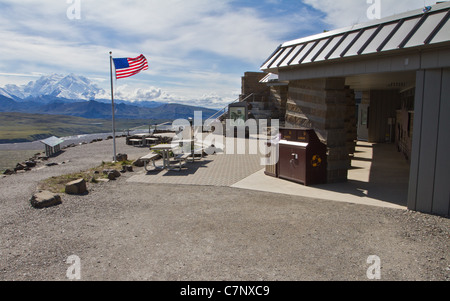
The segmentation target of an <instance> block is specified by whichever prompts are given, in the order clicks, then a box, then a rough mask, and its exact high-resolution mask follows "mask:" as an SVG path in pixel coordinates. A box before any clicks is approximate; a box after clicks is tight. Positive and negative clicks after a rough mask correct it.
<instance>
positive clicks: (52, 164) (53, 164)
mask: <svg viewBox="0 0 450 301" xmlns="http://www.w3.org/2000/svg"><path fill="white" fill-rule="evenodd" d="M56 165H58V163H47V164H45V166H48V167H50V166H56Z"/></svg>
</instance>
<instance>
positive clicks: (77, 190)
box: [65, 179, 87, 194]
mask: <svg viewBox="0 0 450 301" xmlns="http://www.w3.org/2000/svg"><path fill="white" fill-rule="evenodd" d="M65 192H66V193H67V194H84V193H86V192H87V186H86V181H85V180H84V179H78V180H75V181H72V182H70V183H67V184H66V190H65Z"/></svg>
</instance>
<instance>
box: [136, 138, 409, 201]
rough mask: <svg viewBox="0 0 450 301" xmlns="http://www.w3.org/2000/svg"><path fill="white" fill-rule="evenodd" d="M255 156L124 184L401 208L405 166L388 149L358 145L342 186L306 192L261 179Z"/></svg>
mask: <svg viewBox="0 0 450 301" xmlns="http://www.w3.org/2000/svg"><path fill="white" fill-rule="evenodd" d="M260 161H261V155H259V154H258V155H249V154H244V155H242V154H241V155H238V154H224V153H221V154H215V155H209V156H206V157H205V158H203V159H202V160H200V161H195V162H189V163H188V164H187V167H188V168H187V169H183V170H182V171H167V170H164V171H151V172H145V171H143V172H140V173H139V174H137V175H135V176H133V177H131V178H130V179H128V181H129V182H138V183H149V184H150V183H151V184H158V183H160V184H174V185H206V186H208V185H210V186H227V187H234V188H240V189H250V190H257V191H265V192H272V193H281V194H288V195H297V196H305V197H310V198H317V199H324V200H332V201H339V202H350V203H357V204H364V205H371V206H379V207H388V208H396V209H406V197H407V190H408V177H409V166H408V164H407V162H406V160H405V159H404V158H403V157H402V156H401V155H400V154H399V153H398V152H397V151H396V150H395V147H394V145H392V144H370V143H364V142H359V143H358V146H357V152H356V154H355V158H354V159H353V161H352V169H351V170H350V171H349V176H348V179H349V181H348V182H347V183H336V184H325V185H317V186H313V187H306V186H304V185H301V184H297V183H293V182H289V181H286V180H282V179H278V178H273V177H269V176H266V175H265V174H264V170H265V168H264V166H262V165H261V164H260Z"/></svg>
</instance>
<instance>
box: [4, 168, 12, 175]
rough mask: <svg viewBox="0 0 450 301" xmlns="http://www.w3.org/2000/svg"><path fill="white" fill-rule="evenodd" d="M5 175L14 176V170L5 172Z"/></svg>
mask: <svg viewBox="0 0 450 301" xmlns="http://www.w3.org/2000/svg"><path fill="white" fill-rule="evenodd" d="M3 174H4V175H7V176H10V175H12V174H14V171H13V170H10V169H7V170H5V171H4V172H3Z"/></svg>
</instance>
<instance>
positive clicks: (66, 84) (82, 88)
mask: <svg viewBox="0 0 450 301" xmlns="http://www.w3.org/2000/svg"><path fill="white" fill-rule="evenodd" d="M0 94H2V95H4V96H6V97H10V98H14V99H16V100H29V99H32V98H40V99H42V97H45V96H50V97H52V98H62V99H77V100H93V99H95V98H96V96H97V95H103V94H105V91H104V90H103V89H102V88H99V87H98V86H97V85H95V84H94V83H92V82H91V81H90V80H89V79H88V78H86V77H84V76H79V75H75V74H70V75H61V74H51V75H48V76H42V77H41V78H39V79H38V80H37V81H31V82H29V83H28V84H26V85H22V86H17V85H14V84H10V85H6V86H5V87H4V88H3V89H2V88H0Z"/></svg>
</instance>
